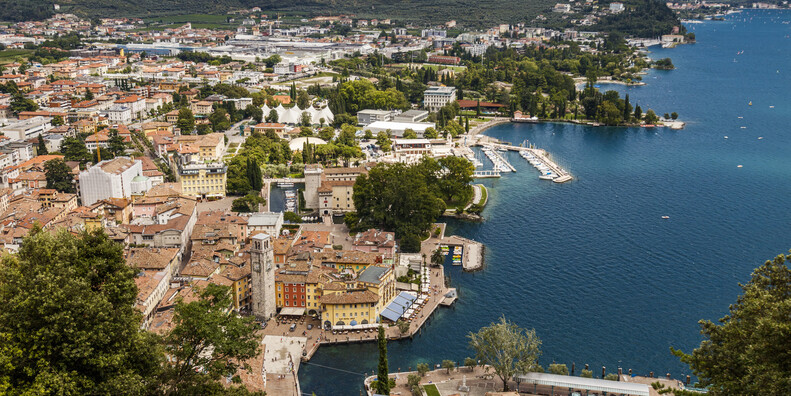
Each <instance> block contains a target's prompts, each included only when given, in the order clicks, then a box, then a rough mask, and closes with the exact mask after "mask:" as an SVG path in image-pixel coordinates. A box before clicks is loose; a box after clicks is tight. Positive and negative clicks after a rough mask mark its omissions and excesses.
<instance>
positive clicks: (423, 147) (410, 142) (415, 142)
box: [393, 139, 431, 156]
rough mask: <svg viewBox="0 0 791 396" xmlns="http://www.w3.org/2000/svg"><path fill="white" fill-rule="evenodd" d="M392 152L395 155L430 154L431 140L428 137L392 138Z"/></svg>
mask: <svg viewBox="0 0 791 396" xmlns="http://www.w3.org/2000/svg"><path fill="white" fill-rule="evenodd" d="M393 153H395V154H396V156H403V155H418V156H422V155H426V154H431V141H429V140H428V139H394V140H393Z"/></svg>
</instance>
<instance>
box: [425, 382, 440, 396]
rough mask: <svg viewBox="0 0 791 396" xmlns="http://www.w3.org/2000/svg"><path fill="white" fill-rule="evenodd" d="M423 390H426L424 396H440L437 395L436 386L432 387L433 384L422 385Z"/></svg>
mask: <svg viewBox="0 0 791 396" xmlns="http://www.w3.org/2000/svg"><path fill="white" fill-rule="evenodd" d="M423 389H425V390H426V394H427V395H428V396H441V395H440V394H439V390H437V386H436V385H434V384H428V385H424V386H423Z"/></svg>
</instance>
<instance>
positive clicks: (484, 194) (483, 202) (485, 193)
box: [479, 184, 489, 205]
mask: <svg viewBox="0 0 791 396" xmlns="http://www.w3.org/2000/svg"><path fill="white" fill-rule="evenodd" d="M488 194H489V192H488V191H486V187H485V186H484V185H483V184H481V202H480V203H479V204H480V205H486V202H487V200H488Z"/></svg>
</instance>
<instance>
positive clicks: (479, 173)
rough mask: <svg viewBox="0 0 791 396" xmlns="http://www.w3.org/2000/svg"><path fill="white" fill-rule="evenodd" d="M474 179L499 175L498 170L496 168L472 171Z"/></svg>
mask: <svg viewBox="0 0 791 396" xmlns="http://www.w3.org/2000/svg"><path fill="white" fill-rule="evenodd" d="M472 177H473V178H474V179H486V178H492V177H500V171H499V170H497V169H492V170H477V171H475V172H473V173H472Z"/></svg>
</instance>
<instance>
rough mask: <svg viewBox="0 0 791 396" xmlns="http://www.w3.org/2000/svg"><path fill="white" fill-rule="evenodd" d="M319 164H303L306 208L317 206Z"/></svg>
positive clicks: (320, 171)
mask: <svg viewBox="0 0 791 396" xmlns="http://www.w3.org/2000/svg"><path fill="white" fill-rule="evenodd" d="M322 173H323V170H322V169H321V165H306V166H305V192H304V194H303V195H304V196H305V206H306V207H307V209H318V208H319V187H320V186H321V174H322Z"/></svg>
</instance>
